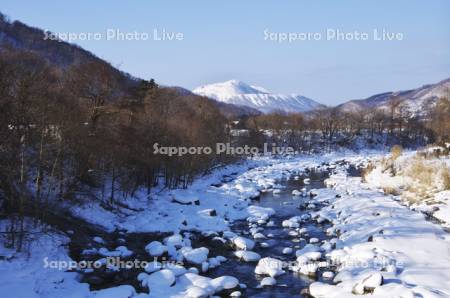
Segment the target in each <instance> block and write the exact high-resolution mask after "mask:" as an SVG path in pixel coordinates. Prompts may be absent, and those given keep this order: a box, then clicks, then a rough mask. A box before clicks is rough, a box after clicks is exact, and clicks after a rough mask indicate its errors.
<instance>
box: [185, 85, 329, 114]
mask: <svg viewBox="0 0 450 298" xmlns="http://www.w3.org/2000/svg"><path fill="white" fill-rule="evenodd" d="M192 92H194V93H195V94H198V95H202V96H207V97H210V98H213V99H215V100H217V101H219V102H224V103H228V104H233V105H237V106H247V107H251V108H254V109H257V110H259V111H261V112H263V113H270V112H275V111H282V112H307V111H311V110H315V109H318V108H321V107H324V106H323V105H321V104H319V103H317V102H315V101H314V100H312V99H310V98H307V97H304V96H301V95H295V94H292V95H283V94H273V93H270V92H269V91H267V90H266V89H264V88H262V87H257V86H251V85H248V84H246V83H244V82H241V81H238V80H230V81H226V82H223V83H215V84H209V85H204V86H200V87H198V88H195V89H194V90H193V91H192Z"/></svg>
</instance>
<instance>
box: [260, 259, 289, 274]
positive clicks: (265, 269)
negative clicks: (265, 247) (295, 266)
mask: <svg viewBox="0 0 450 298" xmlns="http://www.w3.org/2000/svg"><path fill="white" fill-rule="evenodd" d="M255 273H256V274H260V275H269V276H270V277H276V276H278V275H281V274H283V273H285V271H284V270H283V262H282V261H280V260H278V259H275V258H271V257H266V258H262V259H260V260H259V262H258V265H257V266H256V268H255Z"/></svg>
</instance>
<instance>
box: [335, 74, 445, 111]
mask: <svg viewBox="0 0 450 298" xmlns="http://www.w3.org/2000/svg"><path fill="white" fill-rule="evenodd" d="M449 93H450V79H446V80H443V81H440V82H439V83H436V84H431V85H424V86H422V87H419V88H417V89H412V90H406V91H396V92H386V93H381V94H376V95H373V96H371V97H368V98H366V99H360V100H351V101H348V102H346V103H343V104H341V105H339V106H338V108H339V109H340V110H341V111H346V112H358V111H362V110H364V109H368V108H378V109H389V102H390V100H391V98H393V97H395V98H398V99H399V100H400V101H401V102H402V105H403V106H405V107H406V108H407V109H408V110H409V111H410V112H411V113H412V114H413V115H421V114H422V113H423V112H425V111H427V109H428V108H430V107H432V106H433V105H434V104H435V103H436V101H437V99H438V98H440V97H445V96H448V95H449Z"/></svg>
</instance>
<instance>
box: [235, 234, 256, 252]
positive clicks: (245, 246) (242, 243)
mask: <svg viewBox="0 0 450 298" xmlns="http://www.w3.org/2000/svg"><path fill="white" fill-rule="evenodd" d="M232 241H233V244H234V245H235V246H236V248H237V249H239V250H252V249H253V248H254V247H255V242H254V241H253V240H250V239H248V238H244V237H242V236H238V237H235V238H233V239H232Z"/></svg>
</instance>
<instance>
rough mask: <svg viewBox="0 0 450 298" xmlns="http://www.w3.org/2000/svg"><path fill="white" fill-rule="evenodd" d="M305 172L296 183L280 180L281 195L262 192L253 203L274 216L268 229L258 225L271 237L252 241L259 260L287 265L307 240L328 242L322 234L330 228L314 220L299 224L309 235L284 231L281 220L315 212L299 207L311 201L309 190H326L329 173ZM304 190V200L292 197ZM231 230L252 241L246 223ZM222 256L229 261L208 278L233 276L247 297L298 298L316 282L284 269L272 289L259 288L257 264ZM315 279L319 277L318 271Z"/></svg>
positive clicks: (237, 223) (294, 181)
mask: <svg viewBox="0 0 450 298" xmlns="http://www.w3.org/2000/svg"><path fill="white" fill-rule="evenodd" d="M308 172H309V173H308V174H303V175H300V176H299V177H298V179H297V180H295V179H293V178H294V176H295V175H292V176H291V177H289V179H286V178H284V179H282V180H281V181H279V184H281V185H282V186H283V187H285V188H283V189H282V190H281V193H280V194H273V193H272V192H265V193H263V194H262V195H261V197H260V199H259V200H257V201H255V202H254V204H255V205H258V206H261V207H270V208H273V209H274V210H275V215H274V216H272V217H271V219H272V220H273V221H274V223H275V224H274V225H273V226H271V227H265V226H264V225H262V226H261V227H263V228H264V229H263V230H262V231H261V232H262V233H263V234H264V235H270V234H272V235H273V236H272V237H270V238H267V239H263V240H255V242H256V243H257V244H256V246H255V248H254V249H253V251H254V252H257V253H258V254H260V255H261V257H273V258H276V259H279V260H282V261H286V262H289V261H294V260H295V259H296V257H295V251H296V250H297V249H301V248H302V247H304V246H305V245H306V244H307V243H309V239H310V238H312V237H315V238H318V239H319V240H320V241H322V240H325V239H328V236H327V235H326V234H325V231H326V229H327V228H328V227H329V226H328V225H327V224H320V225H319V224H318V223H317V222H316V221H314V220H313V219H310V220H307V221H306V222H303V223H302V224H301V226H300V228H307V229H308V233H307V234H306V235H302V236H290V235H289V230H290V229H287V228H283V227H282V224H281V223H282V221H283V220H285V219H289V218H290V217H293V216H299V215H300V216H301V215H303V214H310V213H311V212H312V211H314V209H313V210H311V209H308V210H305V209H303V208H302V209H300V208H298V207H299V206H300V205H304V204H305V203H306V202H307V201H308V200H309V199H310V196H309V193H310V190H312V189H320V188H323V187H325V185H324V180H325V179H326V178H327V177H328V176H329V172H328V171H326V170H324V171H321V170H319V171H317V170H316V171H314V170H311V171H308ZM305 178H309V179H310V183H309V184H305V183H303V180H304V179H305ZM303 188H306V192H307V194H308V195H307V197H294V196H293V195H292V191H293V190H301V189H303ZM316 206H317V207H316V209H315V210H318V209H320V208H321V206H319V205H316ZM231 229H232V230H233V231H234V232H236V233H238V234H241V235H243V236H244V237H248V238H251V235H248V234H249V233H248V229H249V227H248V223H247V222H246V221H238V222H235V223H234V224H233V226H232V227H231ZM261 242H265V243H268V244H269V245H270V246H269V247H266V248H263V247H261V246H260V245H259V244H260V243H261ZM285 247H291V248H292V249H293V252H292V253H291V254H283V253H282V250H283V248H285ZM225 256H226V257H227V258H228V261H227V262H225V263H223V264H222V265H221V266H220V267H217V268H215V269H212V270H211V271H209V272H208V274H207V275H208V276H211V277H218V276H222V275H232V276H235V277H236V278H238V279H239V281H240V282H241V283H244V284H246V285H247V290H246V292H245V295H246V297H301V295H300V292H301V291H302V289H305V288H307V287H308V286H309V284H310V283H312V282H314V281H316V280H317V279H315V278H311V277H308V276H305V275H300V274H298V273H294V272H292V271H289V270H287V269H285V271H286V273H285V274H283V275H280V276H278V277H276V280H277V284H276V285H275V286H271V287H264V288H261V287H260V281H261V279H262V278H263V277H264V276H258V275H256V274H255V273H254V270H255V266H256V263H248V262H243V261H242V262H241V261H239V260H237V259H236V257H234V256H233V255H232V252H230V253H229V254H228V255H225ZM317 276H319V277H320V271H319V272H318V274H317Z"/></svg>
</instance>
